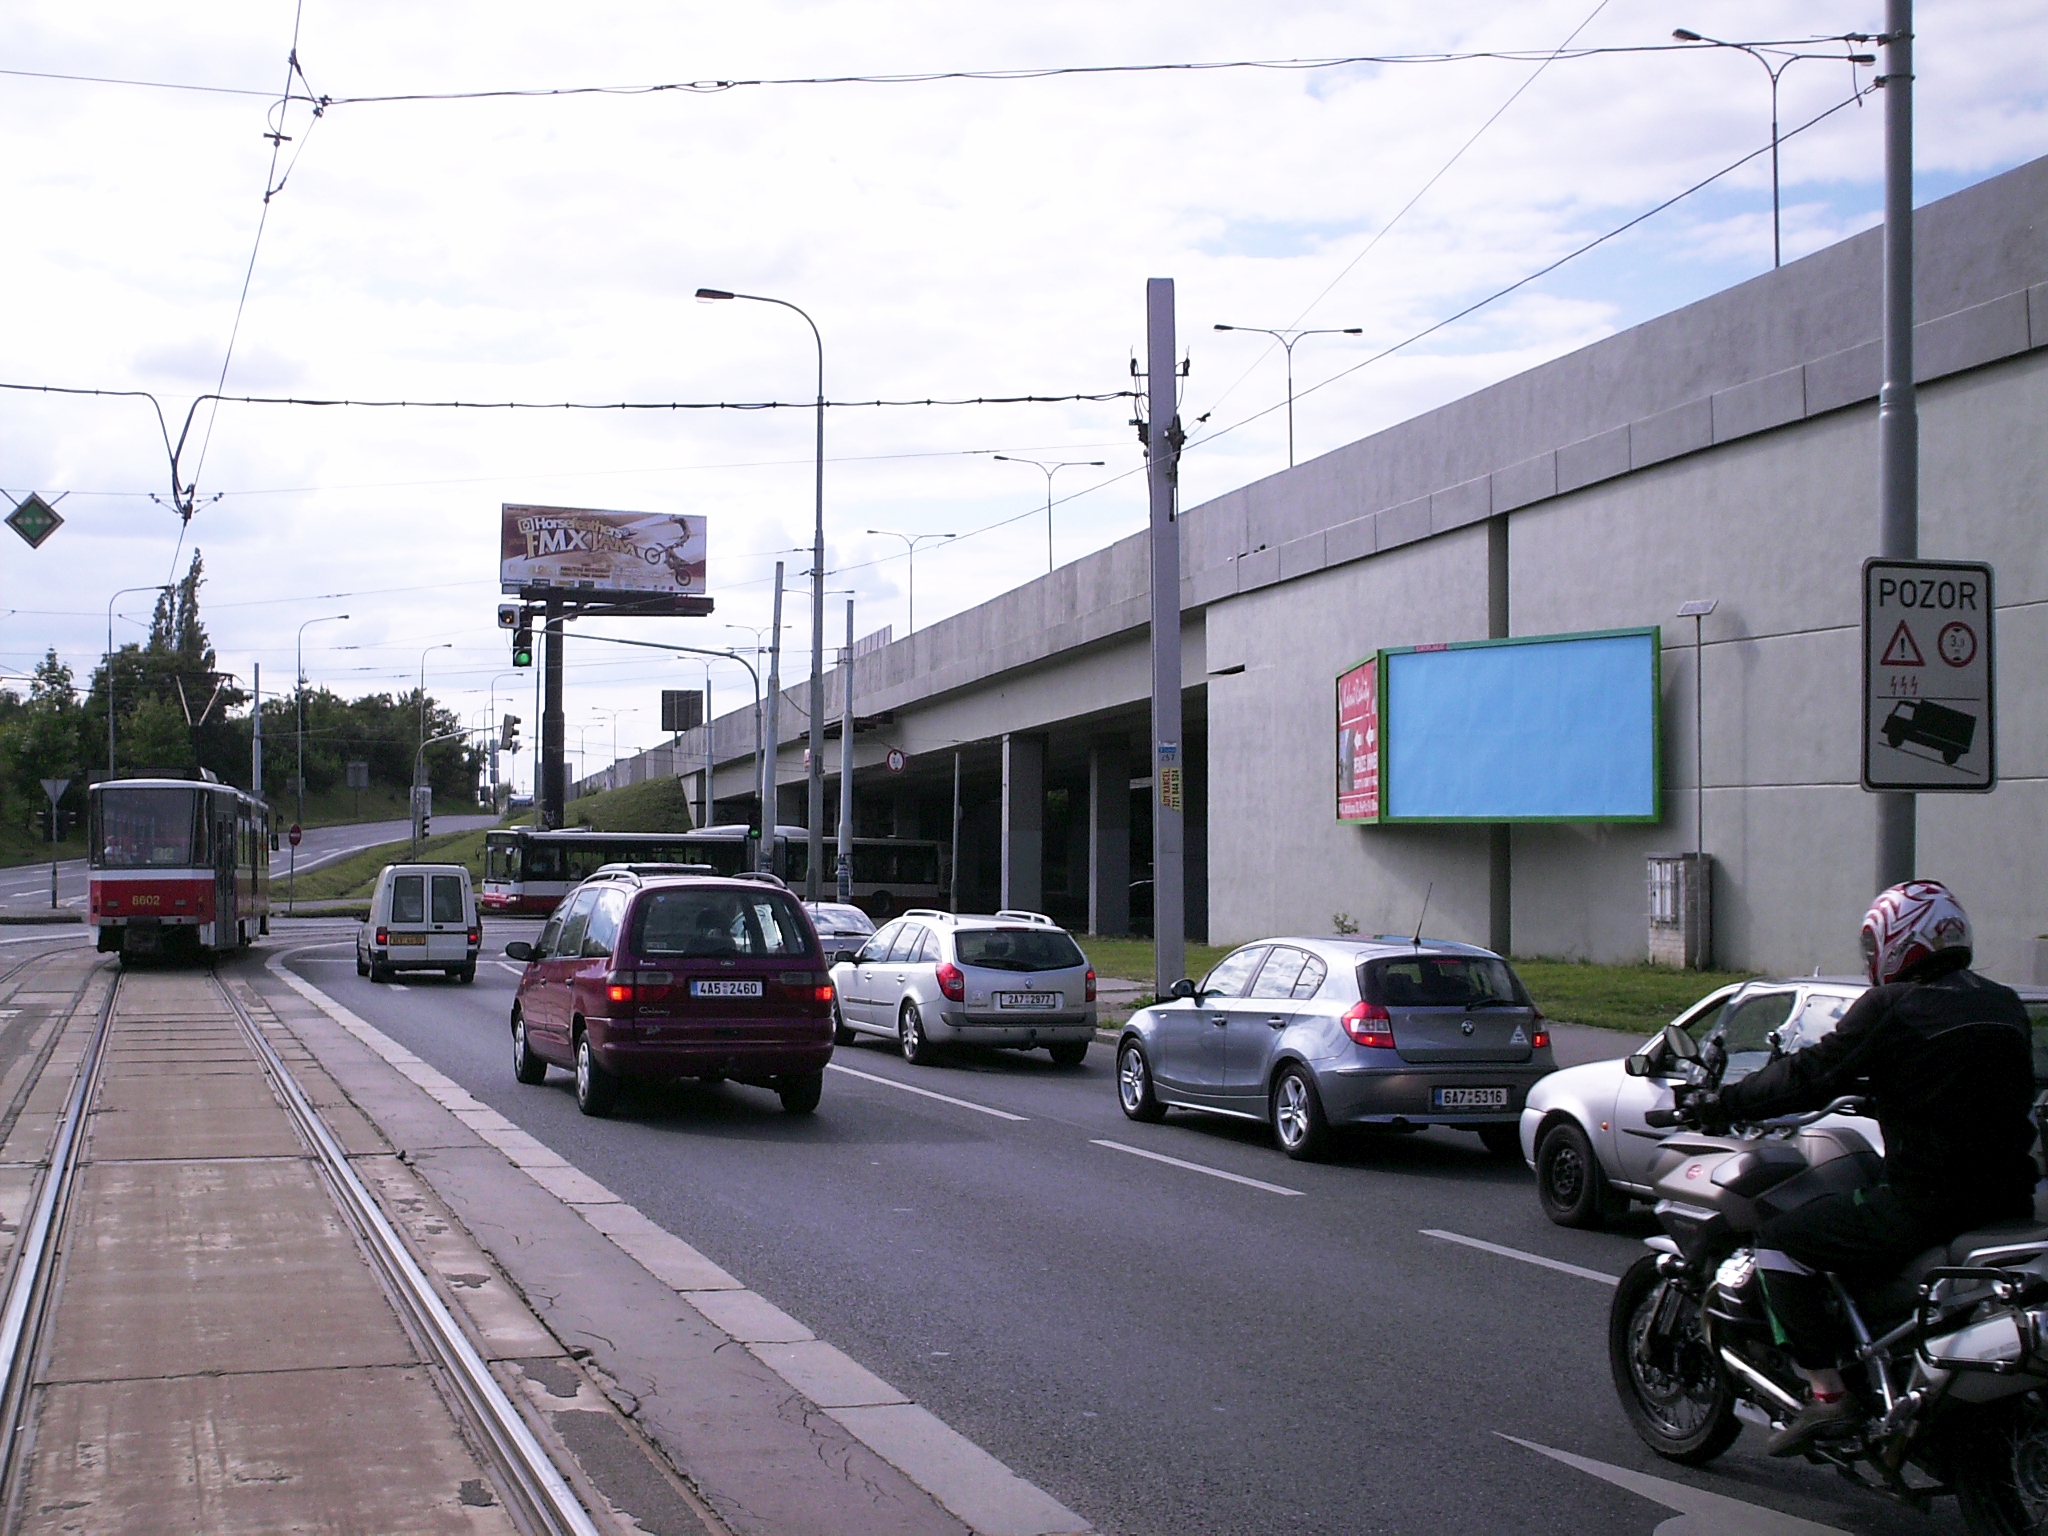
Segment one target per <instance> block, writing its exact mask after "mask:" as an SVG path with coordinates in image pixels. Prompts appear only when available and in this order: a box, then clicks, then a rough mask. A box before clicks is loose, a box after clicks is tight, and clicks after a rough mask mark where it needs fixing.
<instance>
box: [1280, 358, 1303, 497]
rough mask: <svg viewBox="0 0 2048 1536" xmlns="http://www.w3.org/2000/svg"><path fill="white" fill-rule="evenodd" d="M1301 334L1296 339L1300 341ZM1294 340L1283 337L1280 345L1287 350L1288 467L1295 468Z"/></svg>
mask: <svg viewBox="0 0 2048 1536" xmlns="http://www.w3.org/2000/svg"><path fill="white" fill-rule="evenodd" d="M1299 340H1301V338H1300V337H1299V336H1297V337H1295V338H1294V341H1299ZM1294 341H1288V340H1286V339H1285V338H1282V340H1281V342H1280V345H1281V346H1282V347H1283V348H1284V349H1285V350H1286V352H1287V467H1288V468H1289V469H1292V468H1294Z"/></svg>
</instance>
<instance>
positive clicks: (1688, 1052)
mask: <svg viewBox="0 0 2048 1536" xmlns="http://www.w3.org/2000/svg"><path fill="white" fill-rule="evenodd" d="M1664 1048H1665V1049H1666V1050H1667V1051H1669V1052H1670V1053H1671V1054H1672V1055H1674V1056H1676V1057H1677V1058H1678V1059H1679V1060H1680V1061H1698V1060H1699V1059H1700V1048H1699V1043H1698V1042H1697V1041H1696V1040H1694V1039H1693V1037H1692V1036H1691V1035H1688V1034H1687V1033H1686V1032H1685V1031H1684V1030H1682V1029H1680V1028H1679V1027H1678V1026H1677V1025H1676V1024H1666V1025H1665V1026H1664Z"/></svg>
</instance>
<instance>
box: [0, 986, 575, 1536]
mask: <svg viewBox="0 0 2048 1536" xmlns="http://www.w3.org/2000/svg"><path fill="white" fill-rule="evenodd" d="M73 952H74V953H76V951H73ZM47 958H50V956H48V955H38V956H31V957H29V958H28V959H27V960H24V961H23V962H21V963H20V964H17V965H15V966H13V967H11V968H10V969H8V970H7V971H5V972H0V985H4V984H5V982H6V981H7V980H9V979H10V978H12V977H14V976H16V975H17V974H19V973H21V972H22V971H23V970H25V969H26V967H27V966H29V965H33V964H34V963H36V962H37V961H38V960H42V959H47ZM184 975H185V976H186V977H188V978H190V977H192V976H194V975H195V973H192V972H186V973H184ZM146 979H147V978H144V980H145V981H146ZM102 981H104V986H105V990H104V994H103V995H102V996H101V997H100V998H99V999H98V1001H97V1004H96V1006H92V1005H89V1004H88V1000H89V998H90V997H91V995H92V992H93V988H94V986H95V984H96V983H99V982H102ZM204 983H205V985H206V987H208V988H209V989H210V990H211V993H212V995H213V996H215V997H217V998H218V1000H219V1004H220V1008H219V1011H218V1015H219V1017H218V1020H217V1022H221V1023H224V1022H225V1020H227V1019H231V1020H232V1022H233V1026H234V1028H235V1029H236V1030H237V1031H238V1032H239V1037H240V1039H241V1040H242V1041H243V1042H244V1043H245V1044H246V1046H247V1048H248V1051H249V1053H250V1054H251V1055H253V1056H254V1058H255V1060H256V1062H257V1064H258V1066H259V1067H260V1070H261V1073H262V1075H263V1077H264V1078H265V1079H266V1080H267V1082H268V1084H269V1086H270V1089H271V1091H272V1093H273V1094H274V1095H275V1097H276V1100H277V1102H278V1104H279V1105H280V1106H281V1107H282V1109H283V1111H284V1115H285V1118H286V1120H287V1121H288V1122H289V1124H290V1126H291V1128H292V1130H293V1131H294V1132H296V1134H297V1137H298V1138H299V1139H300V1140H301V1141H302V1142H303V1143H304V1148H305V1150H306V1152H307V1153H309V1154H310V1158H311V1162H312V1164H313V1166H314V1167H315V1168H316V1169H317V1172H318V1176H319V1179H320V1180H321V1182H323V1183H324V1185H325V1186H326V1189H327V1191H328V1193H330V1194H331V1195H332V1197H333V1200H334V1203H335V1206H336V1207H337V1208H338V1209H339V1211H340V1213H341V1215H342V1218H343V1221H344V1223H345V1225H346V1227H347V1228H348V1229H349V1230H350V1231H351V1232H352V1233H353V1234H354V1237H355V1239H356V1241H357V1243H358V1244H359V1245H360V1248H361V1250H362V1252H363V1253H364V1254H366V1255H367V1256H368V1259H369V1261H370V1265H371V1267H372V1269H373V1271H374V1272H375V1274H376V1276H377V1279H378V1281H379V1282H380V1283H381V1285H382V1287H383V1290H384V1293H385V1295H386V1297H387V1298H388V1300H389V1301H390V1303H391V1306H392V1308H393V1310H394V1311H395V1312H396V1313H397V1315H398V1320H399V1323H400V1325H401V1326H402V1328H403V1329H404V1331H405V1333H406V1334H407V1335H408V1336H409V1337H410V1339H411V1340H412V1347H413V1348H414V1349H415V1350H416V1351H417V1352H418V1353H419V1355H420V1357H421V1358H422V1359H423V1360H425V1361H426V1362H427V1363H429V1365H430V1366H431V1367H432V1368H433V1369H434V1371H435V1372H436V1373H437V1374H438V1376H439V1379H440V1380H441V1382H442V1383H443V1387H444V1390H443V1392H442V1394H441V1395H442V1399H443V1401H445V1402H447V1404H448V1406H449V1407H450V1408H451V1409H452V1410H453V1411H454V1412H455V1414H456V1415H457V1417H458V1418H459V1420H460V1421H461V1423H462V1426H463V1428H464V1429H465V1430H466V1431H467V1435H466V1438H467V1440H468V1442H469V1444H470V1445H471V1447H472V1449H473V1450H474V1451H475V1452H478V1453H480V1459H482V1460H483V1461H484V1462H485V1463H486V1465H487V1467H488V1470H489V1471H490V1473H491V1474H492V1478H491V1480H492V1482H493V1483H494V1484H495V1485H496V1489H497V1492H498V1493H499V1494H500V1495H501V1497H502V1502H503V1504H504V1506H505V1513H506V1515H507V1516H509V1517H510V1519H511V1521H512V1523H513V1524H514V1525H515V1526H516V1527H518V1528H519V1529H521V1530H524V1531H527V1532H530V1533H533V1536H598V1532H599V1531H600V1529H601V1527H600V1526H599V1525H598V1524H597V1523H596V1522H595V1521H594V1520H593V1519H592V1517H591V1515H590V1513H589V1511H588V1510H587V1509H586V1507H585V1506H584V1504H583V1503H582V1501H581V1500H580V1499H579V1497H578V1495H577V1493H576V1491H575V1490H574V1489H573V1488H572V1487H571V1486H570V1484H569V1481H568V1480H567V1479H566V1478H565V1477H564V1476H563V1474H562V1472H561V1470H560V1469H559V1468H557V1466H556V1465H555V1463H554V1461H553V1460H552V1458H551V1457H550V1456H549V1454H548V1452H547V1450H546V1449H545V1448H544V1447H543V1446H542V1445H541V1443H540V1441H539V1439H538V1438H537V1437H536V1436H535V1435H534V1433H533V1431H532V1430H531V1429H530V1428H529V1427H528V1425H527V1423H526V1421H525V1420H524V1419H523V1418H522V1417H521V1415H520V1413H519V1410H518V1409H517V1408H516V1407H515V1406H514V1405H513V1403H512V1401H511V1399H510V1398H509V1397H508V1395H507V1394H506V1392H505V1391H504V1389H503V1388H502V1387H501V1386H500V1385H499V1383H498V1381H497V1379H496V1378H495V1377H494V1376H493V1375H492V1373H491V1369H490V1366H489V1365H488V1363H487V1362H486V1361H485V1360H484V1358H483V1357H482V1355H481V1354H480V1353H479V1352H478V1351H477V1349H476V1348H475V1346H474V1345H472V1344H471V1342H470V1340H469V1338H468V1337H467V1335H466V1334H465V1333H464V1332H463V1330H462V1328H461V1326H460V1324H459V1323H458V1322H457V1321H456V1319H455V1316H454V1315H453V1313H452V1312H451V1311H450V1310H449V1308H448V1306H447V1305H446V1304H445V1303H444V1302H443V1301H442V1299H441V1297H440V1296H439V1294H438V1293H437V1292H436V1291H435V1289H434V1287H433V1284H432V1282H431V1281H430V1280H429V1279H428V1277H427V1274H426V1272H425V1271H424V1270H423V1269H422V1267H421V1266H420V1264H419V1263H418V1261H417V1260H415V1259H414V1257H413V1256H412V1253H411V1252H410V1250H409V1249H408V1248H407V1247H406V1245H405V1243H404V1241H403V1239H402V1238H401V1237H400V1235H399V1233H398V1231H397V1229H396V1228H395V1227H394V1226H393V1224H392V1223H391V1221H390V1220H389V1219H388V1218H387V1217H386V1216H385V1214H384V1212H383V1210H382V1208H381V1207H380V1206H379V1205H378V1204H377V1202H376V1200H375V1199H374V1197H373V1196H372V1195H371V1193H370V1191H369V1189H368V1187H367V1186H366V1185H365V1184H364V1182H363V1181H362V1179H361V1177H360V1176H359V1175H358V1174H357V1172H356V1170H355V1168H354V1167H353V1166H352V1165H351V1163H350V1160H349V1157H348V1154H347V1153H346V1151H345V1150H344V1149H343V1147H342V1145H341V1144H340V1142H339V1141H338V1140H337V1139H336V1137H335V1136H334V1134H333V1132H332V1131H331V1130H330V1129H329V1128H328V1126H327V1125H326V1123H325V1122H324V1121H323V1120H322V1118H321V1116H320V1114H319V1113H318V1111H317V1110H316V1109H315V1108H314V1105H313V1102H312V1100H311V1099H310V1098H309V1097H308V1095H307V1094H306V1092H305V1091H304V1089H303V1088H302V1087H301V1086H300V1084H299V1082H298V1081H297V1079H296V1078H295V1077H294V1076H293V1074H292V1072H291V1070H290V1068H289V1067H287V1065H286V1064H285V1062H284V1060H283V1059H282V1057H281V1056H280V1055H279V1053H278V1051H277V1050H276V1048H275V1047H274V1046H273V1045H272V1044H271V1041H270V1039H269V1037H268V1036H267V1035H266V1033H265V1031H264V1029H263V1027H262V1025H261V1024H260V1023H258V1021H257V1019H256V1018H255V1016H254V1015H253V1014H252V1013H251V1011H250V1009H249V1007H248V1006H247V1005H246V1004H245V1003H244V1002H243V1001H242V999H241V998H239V997H238V996H236V994H235V992H234V990H233V988H232V987H231V986H230V985H229V984H227V983H226V982H224V981H223V980H221V979H220V978H219V977H218V976H214V975H210V974H208V975H205V976H204ZM130 985H132V981H131V979H130V978H125V977H124V976H123V975H122V974H121V973H120V972H119V971H117V970H116V969H115V968H114V967H113V966H112V965H111V964H106V963H102V964H96V965H93V966H91V967H90V968H89V969H88V971H87V974H86V975H85V977H84V978H83V979H82V980H81V981H80V982H79V983H78V985H77V988H76V990H75V992H74V993H73V995H72V997H71V1001H70V1004H69V1006H68V1007H67V1008H65V1009H64V1010H63V1012H62V1013H61V1014H60V1015H59V1016H58V1017H57V1019H56V1020H55V1026H54V1027H53V1028H51V1029H50V1031H49V1039H48V1040H47V1041H45V1042H44V1045H43V1057H44V1060H45V1061H47V1060H48V1058H49V1052H50V1050H51V1048H52V1047H53V1045H54V1043H55V1042H56V1041H57V1040H58V1039H59V1038H60V1037H62V1036H63V1035H65V1034H66V1033H67V1032H68V1031H70V1030H72V1029H73V1028H74V1027H77V1026H79V1025H81V1024H82V1025H83V1027H84V1029H85V1031H86V1033H87V1039H86V1041H85V1045H84V1050H83V1053H82V1056H81V1059H80V1061H79V1065H78V1069H77V1073H76V1076H75V1077H74V1078H73V1080H72V1081H71V1083H70V1086H69V1089H68V1092H67V1093H66V1095H65V1098H64V1102H63V1108H62V1112H61V1114H60V1115H59V1116H58V1118H57V1125H56V1130H55V1133H54V1135H53V1136H52V1138H51V1141H50V1144H49V1149H48V1153H47V1160H46V1167H45V1169H44V1171H43V1174H42V1177H41V1181H40V1184H39V1186H38V1187H37V1189H36V1193H35V1196H34V1199H33V1202H32V1204H31V1206H30V1207H29V1209H28V1212H27V1214H26V1217H25V1219H23V1220H22V1221H21V1223H20V1231H19V1236H18V1238H17V1241H16V1243H15V1248H14V1253H13V1256H12V1261H11V1264H10V1267H9V1272H8V1276H7V1285H6V1290H5V1294H4V1300H0V1512H4V1521H5V1529H6V1530H8V1531H14V1530H19V1529H22V1528H23V1527H24V1521H25V1518H26V1517H27V1516H29V1515H30V1514H32V1513H33V1511H30V1510H27V1509H26V1508H25V1505H24V1492H25V1488H26V1485H27V1484H28V1483H29V1482H31V1481H32V1480H33V1476H32V1472H33V1461H34V1456H33V1451H32V1447H33V1441H34V1426H35V1415H36V1412H37V1395H36V1394H37V1387H38V1378H39V1373H40V1371H41V1368H42V1363H43V1362H44V1360H45V1359H46V1357H47V1355H48V1353H49V1351H50V1349H51V1347H52V1345H51V1332H52V1319H53V1317H54V1315H55V1313H56V1312H57V1311H58V1310H59V1307H58V1303H59V1298H60V1296H61V1293H62V1291H63V1289H64V1287H65V1285H66V1284H67V1283H68V1282H69V1271H70V1268H71V1267H74V1266H75V1265H76V1263H77V1262H79V1261H78V1260H77V1259H74V1260H73V1265H72V1266H67V1265H65V1264H64V1263H62V1262H61V1260H62V1256H63V1254H64V1252H65V1250H66V1246H67V1235H68V1234H69V1232H70V1231H71V1229H72V1226H73V1223H74V1220H75V1219H76V1217H77V1215H78V1213H77V1212H76V1211H75V1210H74V1202H75V1197H76V1195H77V1192H78V1189H79V1185H80V1179H81V1170H82V1167H83V1166H84V1159H83V1153H84V1149H85V1148H86V1145H87V1140H88V1135H89V1132H90V1128H91V1126H92V1123H93V1117H94V1116H95V1114H96V1113H98V1112H99V1105H100V1101H101V1095H102V1093H103V1091H104V1087H105V1081H106V1073H107V1069H108V1061H109V1057H110V1041H111V1040H112V1039H113V1038H114V1037H115V1035H116V1033H117V1023H118V1021H119V1019H120V1018H122V1017H124V1015H122V1013H121V1011H120V1009H121V1000H122V997H123V992H124V988H126V987H129V986H130ZM187 1006H190V1005H189V1003H188V1005H187ZM88 1018H89V1022H86V1020H87V1019H88ZM152 1048H154V1047H152ZM216 1049H218V1047H216ZM242 1070H243V1071H244V1073H246V1071H247V1069H246V1067H244V1068H243V1069H242ZM35 1076H36V1074H35V1073H31V1074H29V1076H28V1081H29V1082H30V1083H33V1081H34V1078H35ZM26 1092H27V1089H26V1087H24V1088H23V1089H22V1090H20V1091H19V1092H18V1093H17V1095H16V1097H15V1101H14V1103H12V1104H11V1105H10V1106H9V1107H8V1109H7V1110H6V1111H5V1114H6V1118H7V1120H8V1122H10V1123H11V1121H12V1120H13V1118H14V1117H15V1116H17V1115H18V1114H19V1113H20V1104H21V1102H22V1099H23V1097H24V1096H25V1094H26ZM0 1137H4V1132H0ZM82 1242H83V1239H81V1243H82ZM29 1523H31V1524H32V1523H33V1521H30V1522H29Z"/></svg>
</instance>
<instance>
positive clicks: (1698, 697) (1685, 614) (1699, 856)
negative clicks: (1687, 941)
mask: <svg viewBox="0 0 2048 1536" xmlns="http://www.w3.org/2000/svg"><path fill="white" fill-rule="evenodd" d="M1720 606H1721V600H1720V599H1719V598H1718V597H1703V598H1700V599H1698V600H1697V601H1694V602H1690V603H1683V604H1681V605H1680V606H1679V609H1678V616H1679V617H1680V618H1681V619H1691V620H1692V848H1693V854H1692V861H1693V862H1692V868H1693V888H1692V895H1691V900H1690V901H1689V902H1688V903H1687V907H1686V916H1687V917H1688V918H1689V919H1690V920H1691V922H1690V926H1691V927H1692V929H1693V932H1694V934H1695V935H1697V939H1696V942H1695V945H1694V946H1693V947H1694V948H1695V949H1696V952H1697V960H1698V968H1699V969H1700V970H1705V969H1706V968H1707V934H1706V928H1705V926H1704V924H1703V923H1702V921H1701V918H1702V917H1703V915H1704V913H1705V905H1704V903H1705V900H1706V894H1707V734H1706V731H1707V726H1706V721H1707V714H1706V697H1707V682H1706V674H1705V673H1703V672H1701V670H1700V622H1701V620H1703V619H1705V618H1706V616H1707V615H1708V614H1710V613H1712V612H1713V611H1714V610H1715V609H1716V608H1718V607H1720Z"/></svg>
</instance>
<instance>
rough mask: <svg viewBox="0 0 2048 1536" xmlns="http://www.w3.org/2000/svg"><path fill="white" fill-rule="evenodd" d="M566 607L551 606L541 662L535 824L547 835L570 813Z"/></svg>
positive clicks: (548, 611)
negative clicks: (564, 677) (566, 777)
mask: <svg viewBox="0 0 2048 1536" xmlns="http://www.w3.org/2000/svg"><path fill="white" fill-rule="evenodd" d="M562 626H563V618H562V605H561V604H560V603H559V602H556V601H554V600H552V599H550V600H549V602H548V606H547V653H546V655H545V656H543V657H542V658H541V683H542V690H543V693H544V694H545V702H544V703H543V704H542V705H541V712H540V752H541V769H540V787H539V790H538V791H537V793H536V797H535V798H536V801H537V808H538V813H539V814H538V815H537V816H536V818H535V820H536V821H537V822H538V824H539V826H540V828H541V830H542V831H544V832H554V831H557V830H559V829H560V828H561V826H562V824H563V818H564V817H565V816H566V815H567V813H568V786H567V785H566V784H565V783H564V782H563V779H564V775H565V774H566V772H567V769H568V763H567V761H566V759H567V756H568V745H569V732H568V728H567V725H566V723H565V722H564V721H563V719H562V650H563V640H564V638H565V637H564V635H563V633H562Z"/></svg>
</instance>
